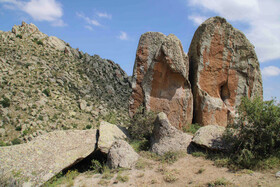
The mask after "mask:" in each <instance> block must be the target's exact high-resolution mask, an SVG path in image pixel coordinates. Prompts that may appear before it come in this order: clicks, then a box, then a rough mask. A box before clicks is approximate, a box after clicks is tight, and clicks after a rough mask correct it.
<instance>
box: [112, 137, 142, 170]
mask: <svg viewBox="0 0 280 187" xmlns="http://www.w3.org/2000/svg"><path fill="white" fill-rule="evenodd" d="M138 158H139V155H138V154H137V153H136V152H135V151H134V150H133V148H132V147H131V146H130V145H129V144H128V143H127V142H126V141H124V140H117V141H115V142H114V143H113V145H112V147H111V148H110V150H109V153H108V157H107V164H108V166H109V167H110V168H118V167H120V168H130V169H131V168H132V167H133V166H134V165H135V163H136V162H137V160H138Z"/></svg>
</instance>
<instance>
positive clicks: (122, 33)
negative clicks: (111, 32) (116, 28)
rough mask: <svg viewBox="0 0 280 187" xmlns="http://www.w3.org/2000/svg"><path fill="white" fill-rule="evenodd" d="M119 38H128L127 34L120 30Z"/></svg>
mask: <svg viewBox="0 0 280 187" xmlns="http://www.w3.org/2000/svg"><path fill="white" fill-rule="evenodd" d="M118 38H119V39H120V40H128V35H127V33H126V32H123V31H121V34H120V35H119V36H118Z"/></svg>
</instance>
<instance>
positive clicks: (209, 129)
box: [192, 125, 226, 150]
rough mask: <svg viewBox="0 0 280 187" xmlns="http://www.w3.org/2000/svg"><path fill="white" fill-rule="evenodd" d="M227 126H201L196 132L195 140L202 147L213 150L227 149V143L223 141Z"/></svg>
mask: <svg viewBox="0 0 280 187" xmlns="http://www.w3.org/2000/svg"><path fill="white" fill-rule="evenodd" d="M225 130H226V128H225V127H222V126H218V125H207V126H205V127H201V128H200V129H198V131H197V132H196V133H195V135H194V137H193V140H192V141H193V142H194V143H195V144H197V145H200V146H202V147H206V148H208V149H212V150H225V149H226V145H225V143H224V141H223V139H222V138H223V135H224V132H225Z"/></svg>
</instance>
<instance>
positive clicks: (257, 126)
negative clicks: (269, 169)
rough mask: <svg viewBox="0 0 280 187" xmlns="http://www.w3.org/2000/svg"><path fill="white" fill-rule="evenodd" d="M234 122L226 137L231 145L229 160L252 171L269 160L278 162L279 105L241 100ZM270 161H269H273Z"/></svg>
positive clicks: (269, 102) (279, 157)
mask: <svg viewBox="0 0 280 187" xmlns="http://www.w3.org/2000/svg"><path fill="white" fill-rule="evenodd" d="M238 113H239V118H238V119H237V120H238V121H237V123H236V124H234V125H231V126H230V127H231V128H234V129H235V130H234V131H233V130H230V129H229V130H228V132H227V133H228V134H227V136H226V138H227V139H228V141H230V142H233V145H232V146H231V148H232V149H231V156H230V158H231V160H232V162H233V163H235V164H236V165H238V166H240V167H241V168H251V169H252V168H256V167H260V164H261V165H262V164H264V163H267V162H266V160H268V159H271V158H272V157H273V158H274V159H276V160H278V161H279V160H280V136H279V134H280V105H279V104H277V103H276V101H275V100H271V101H262V100H261V99H260V98H256V99H254V100H250V99H248V98H243V99H242V102H241V105H240V107H239V112H238ZM274 159H273V160H274Z"/></svg>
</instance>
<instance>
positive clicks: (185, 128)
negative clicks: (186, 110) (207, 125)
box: [183, 123, 201, 134]
mask: <svg viewBox="0 0 280 187" xmlns="http://www.w3.org/2000/svg"><path fill="white" fill-rule="evenodd" d="M200 127H201V126H200V125H199V124H198V123H194V124H188V125H187V126H183V132H185V133H187V132H188V133H191V134H195V133H196V131H198V129H199V128H200Z"/></svg>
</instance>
